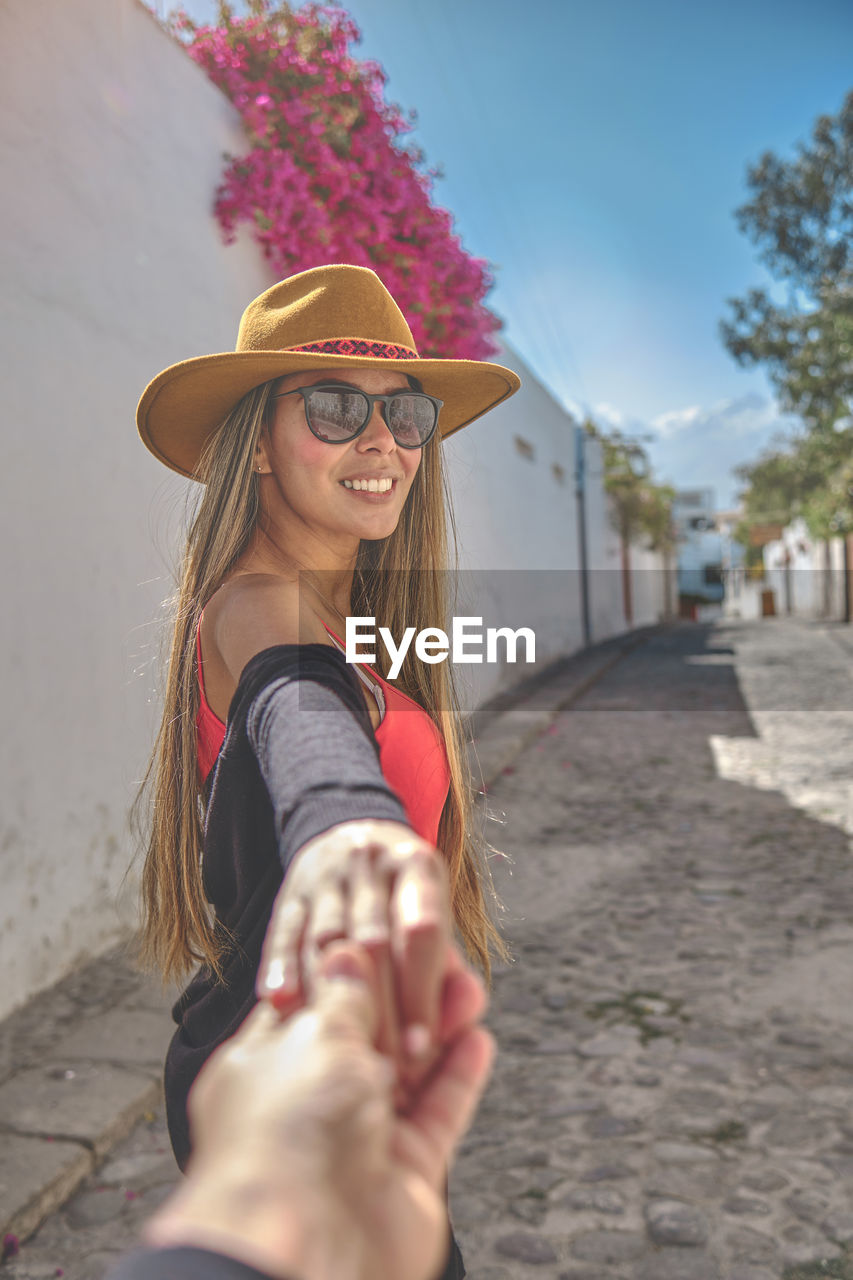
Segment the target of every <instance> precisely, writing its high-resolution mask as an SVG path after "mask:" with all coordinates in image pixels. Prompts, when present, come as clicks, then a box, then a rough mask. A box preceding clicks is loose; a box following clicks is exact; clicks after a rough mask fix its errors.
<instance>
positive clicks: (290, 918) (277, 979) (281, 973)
mask: <svg viewBox="0 0 853 1280" xmlns="http://www.w3.org/2000/svg"><path fill="white" fill-rule="evenodd" d="M307 918H308V906H307V903H306V902H304V901H303V900H302V899H301V898H299V897H297V896H295V895H294V894H292V893H290V892H289V891H288V886H287V884H286V883H285V884H284V885H282V887H281V889H279V891H278V894H277V895H276V899H275V902H274V903H273V909H272V916H271V917H270V922H269V925H268V927H267V932H266V936H265V938H264V945H263V950H262V952H261V963H260V966H259V968H258V979H257V983H256V985H255V991H256V994H257V996H258V999H259V1000H271V1001H272V1003H273V1004H274V1005H275V1006H276V1008H278V1009H282V1008H284V1007H285V1006H287V1005H289V1004H292V1003H295V1002H298V1000H299V999H300V997H301V994H302V980H301V972H300V962H299V957H300V950H301V946H302V937H303V933H304V931H305V924H306V920H307Z"/></svg>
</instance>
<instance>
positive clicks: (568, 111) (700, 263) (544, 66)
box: [161, 0, 853, 506]
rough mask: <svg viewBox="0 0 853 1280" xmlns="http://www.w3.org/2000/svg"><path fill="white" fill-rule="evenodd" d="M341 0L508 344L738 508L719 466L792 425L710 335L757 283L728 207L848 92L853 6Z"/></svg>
mask: <svg viewBox="0 0 853 1280" xmlns="http://www.w3.org/2000/svg"><path fill="white" fill-rule="evenodd" d="M165 3H166V0H161V9H162V7H164V5H165ZM345 7H346V8H347V9H348V11H349V12H350V13H351V14H352V16H353V17H354V18H355V20H356V21H357V23H358V24H359V26H360V27H361V30H362V35H363V40H362V44H361V46H360V48H359V51H358V52H359V55H360V56H363V57H369V58H375V59H377V60H378V61H379V62H381V63H382V65H383V66H384V68H385V70H386V72H387V73H388V76H389V84H388V95H389V97H390V98H392V99H393V100H395V101H397V102H399V103H400V104H401V105H402V106H403V107H405V108H414V109H415V110H416V111H417V113H418V128H417V133H416V138H417V141H418V142H419V144H420V145H421V146H422V147H423V149H424V151H425V152H426V156H427V160H428V162H429V163H430V164H431V165H439V166H441V168H442V169H443V171H444V175H445V176H444V178H443V179H442V180H441V181H440V182H439V183H438V184H437V189H436V198H437V200H438V201H439V202H440V203H441V204H443V205H445V206H446V207H447V208H448V209H450V210H451V211H452V212H453V214H454V216H455V218H456V224H457V229H458V230H459V232H460V234H461V235H462V238H463V241H464V243H465V246H466V247H467V248H468V249H469V250H470V251H471V252H472V253H474V254H476V255H477V256H479V257H484V258H487V259H489V261H490V262H492V263H493V264H494V266H495V272H496V279H497V285H496V288H495V290H494V291H493V293H492V294H491V305H492V306H493V307H494V309H495V310H496V311H498V313H499V314H500V315H501V316H502V317H503V319H504V321H505V336H506V338H507V340H508V341H509V342H510V343H511V344H512V345H513V346H515V347H516V348H517V350H518V351H519V352H520V353H521V355H522V356H523V357H524V359H525V360H526V361H527V362H528V363H529V364H530V365H531V366H532V367H533V368H534V370H535V371H536V373H537V374H538V376H539V377H540V378H541V379H542V381H543V382H545V383H546V385H548V386H549V387H550V388H551V390H552V392H553V393H554V395H555V396H556V397H557V398H558V399H559V400H561V401H562V402H563V403H565V404H566V405H568V406H569V407H570V408H572V409H573V410H575V411H576V412H583V411H591V412H592V413H593V414H594V416H597V417H598V418H599V419H600V420H602V421H603V422H610V423H612V424H616V425H619V426H621V427H622V428H623V429H625V430H627V431H629V432H631V433H637V434H640V433H649V434H650V435H652V436H653V437H654V440H653V443H652V444H651V445H650V446H649V447H650V451H651V453H652V457H653V461H654V463H655V468H656V473H657V474H658V475H659V477H660V478H661V479H667V480H670V481H672V482H674V483H676V484H677V485H679V486H682V485H683V486H694V485H697V484H702V485H713V486H714V487H715V489H716V491H717V497H718V503H719V505H721V506H726V505H729V504H730V503H731V502H732V500H733V496H734V492H735V486H734V483H733V480H732V477H731V467H732V466H733V465H735V464H737V463H738V462H742V461H748V460H749V459H751V458H753V457H755V456H757V454H758V452H759V450H760V449H761V447H762V445H763V444H765V443H766V442H767V441H768V440H769V439H770V438H771V437H772V436H773V434H774V432H775V431H777V430H778V429H779V428H780V426H781V425H782V424H781V423H780V421H779V418H778V414H777V411H776V408H775V405H774V404H773V400H772V393H771V390H770V388H769V385H768V383H767V381H766V378H765V377H764V375H763V373H762V372H761V371H758V370H754V371H745V370H741V369H739V368H738V366H736V365H735V363H734V361H733V360H732V359H731V357H730V356H729V355H728V354H727V352H726V351H725V350H724V348H723V346H722V344H721V342H720V340H719V337H718V333H717V326H718V322H719V320H720V318H721V316H722V315H723V314H724V313H725V299H726V298H727V297H730V296H732V295H736V294H742V293H743V292H744V291H745V290H746V289H747V288H749V287H750V285H752V284H760V283H764V282H766V280H767V276H766V274H765V272H764V270H763V268H762V267H761V266H760V265H759V263H758V261H757V258H756V253H755V250H754V248H753V246H752V245H751V244H750V243H749V242H748V241H747V239H746V237H744V236H743V235H741V234H740V233H739V232H738V230H737V228H736V225H735V221H734V218H733V216H732V214H733V210H734V209H735V207H736V206H737V205H738V204H739V203H741V202H742V201H743V199H744V198H745V194H746V192H745V183H744V179H745V172H746V166H747V164H748V163H749V162H751V161H754V160H757V159H758V157H759V156H760V154H761V153H762V151H764V150H767V149H771V150H774V151H777V152H781V153H784V154H791V153H792V149H793V146H794V144H795V143H796V142H797V141H798V140H800V139H805V138H806V137H807V136H808V135H809V133H810V131H811V126H812V123H813V120H814V119H815V117H816V116H817V115H818V114H821V113H824V112H829V113H834V112H836V111H837V110H838V108H839V107H840V105H841V102H842V100H843V98H844V95H845V93H846V92H847V91H848V90H849V89H851V88H853V5H851V4H850V0H811V3H810V4H809V5H808V6H807V5H806V4H804V3H803V2H802V0H739V3H736V2H735V0H715V2H714V3H713V4H711V3H695V4H693V3H689V2H688V3H685V0H645V2H644V3H642V4H640V3H637V0H596V3H595V4H592V3H590V0H584V3H580V2H578V0H543V2H540V3H539V4H528V5H524V4H519V3H518V2H517V0H513V3H510V0H429V2H427V0H393V2H392V0H349V2H348V3H346V5H345ZM187 8H188V9H189V11H190V13H192V14H193V16H194V17H196V18H197V19H202V18H208V17H210V16H211V15H212V13H213V12H214V11H215V5H214V4H213V3H212V0H190V3H189V4H188V5H187Z"/></svg>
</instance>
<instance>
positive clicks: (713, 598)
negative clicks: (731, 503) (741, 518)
mask: <svg viewBox="0 0 853 1280" xmlns="http://www.w3.org/2000/svg"><path fill="white" fill-rule="evenodd" d="M730 517H731V513H723V512H720V513H717V512H716V511H715V510H714V490H713V489H683V490H681V491H680V492H678V493H676V495H675V501H674V503H673V508H672V518H673V524H674V525H675V532H676V537H677V539H678V594H679V597H680V599H681V600H682V602H683V604H684V606H685V607H686V608H687V609H689V608H690V607H691V606H692V605H697V604H699V605H701V604H718V603H720V602H721V601H722V599H723V577H724V571H725V570H726V569H730V568H733V567H735V566H736V565H738V564H740V562H741V559H742V554H743V553H742V548H741V547H740V546H739V544H738V543H735V542H733V541H732V537H731V528H732V522H731V518H730Z"/></svg>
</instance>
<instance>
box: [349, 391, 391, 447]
mask: <svg viewBox="0 0 853 1280" xmlns="http://www.w3.org/2000/svg"><path fill="white" fill-rule="evenodd" d="M383 409H384V405H383V404H382V401H381V400H378V401H377V402H376V404H375V405H374V406H373V413H372V414H371V415H370V421H369V422H368V424H367V426H366V427H365V428H364V430H363V431H362V433H361V435H360V436H359V437H358V439H357V440H356V444H357V445H358V446H360V447H361V448H363V449H378V450H379V451H380V452H381V453H390V452H391V450H392V449H395V448H396V447H397V442H396V440H395V439H394V437H393V436H392V434H391V432H390V430H389V429H388V423H387V422H386V421H385V418H384V416H383V412H382V411H383Z"/></svg>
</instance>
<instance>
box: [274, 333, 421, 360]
mask: <svg viewBox="0 0 853 1280" xmlns="http://www.w3.org/2000/svg"><path fill="white" fill-rule="evenodd" d="M284 350H285V351H287V352H293V353H297V352H300V353H301V352H309V351H310V352H319V354H320V355H324V356H370V357H371V358H373V359H377V360H419V359H420V356H419V355H418V353H417V351H415V350H414V349H413V348H412V347H401V346H400V345H399V343H396V342H371V341H370V340H369V339H368V338H328V339H326V340H325V341H322V342H305V343H303V344H302V345H301V346H299V347H285V348H284Z"/></svg>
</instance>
